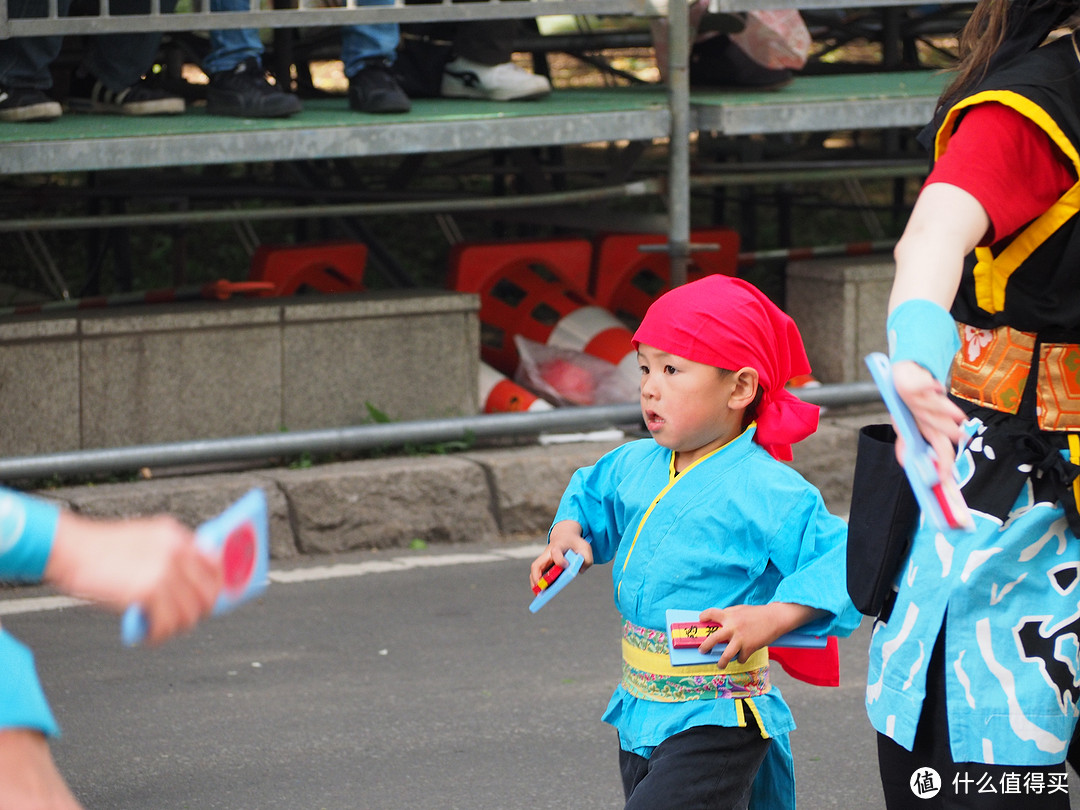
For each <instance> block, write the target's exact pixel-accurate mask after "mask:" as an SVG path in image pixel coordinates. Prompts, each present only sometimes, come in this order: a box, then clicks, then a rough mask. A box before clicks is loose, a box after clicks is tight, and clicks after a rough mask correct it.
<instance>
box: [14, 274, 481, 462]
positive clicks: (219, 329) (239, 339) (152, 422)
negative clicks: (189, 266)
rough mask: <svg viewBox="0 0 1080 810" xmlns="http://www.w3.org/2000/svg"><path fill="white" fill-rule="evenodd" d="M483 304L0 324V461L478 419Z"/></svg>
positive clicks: (54, 316) (323, 302)
mask: <svg viewBox="0 0 1080 810" xmlns="http://www.w3.org/2000/svg"><path fill="white" fill-rule="evenodd" d="M478 309H479V302H478V300H477V299H476V297H475V296H472V295H463V294H458V293H443V292H428V293H421V292H406V293H400V292H395V293H361V294H356V295H334V296H310V297H299V298H288V299H281V298H268V299H256V300H238V301H229V302H199V303H191V304H170V305H156V306H144V307H129V308H122V309H121V308H117V309H110V310H97V311H86V312H72V313H66V312H65V313H60V312H55V313H50V314H44V315H37V316H33V317H23V318H19V319H7V320H6V321H4V322H0V412H2V413H3V414H4V418H3V419H2V420H0V454H2V455H5V456H19V455H32V454H39V453H50V452H61V451H67V450H77V449H82V448H100V447H120V446H126V445H134V444H152V443H158V442H173V441H186V440H192V439H204V438H219V437H228V436H243V435H251V434H264V433H274V432H277V431H280V430H307V429H317V428H326V427H344V426H349V425H356V424H360V423H363V422H366V421H370V416H369V413H368V410H367V407H366V404H365V403H369V402H370V403H371V404H372V405H374V406H375V407H376V408H378V409H379V410H380V411H382V412H384V413H386V414H387V415H388V416H390V417H391V418H392V419H395V420H408V419H424V418H437V417H446V416H455V415H466V414H473V413H476V411H477V396H478V394H477V382H476V381H477V373H478V370H477V369H478V363H479V353H480V348H479V340H480V338H479V335H480V330H479V321H478V318H477V312H478Z"/></svg>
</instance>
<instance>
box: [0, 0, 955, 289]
mask: <svg viewBox="0 0 1080 810" xmlns="http://www.w3.org/2000/svg"><path fill="white" fill-rule="evenodd" d="M42 3H43V4H44V5H45V6H46V7H47V10H46V12H45V16H44V17H40V18H33V19H13V18H9V17H8V16H7V3H6V0H0V38H6V37H16V36H31V35H41V34H65V35H67V34H91V35H92V34H98V33H105V32H116V31H147V30H160V31H166V32H170V31H176V32H178V31H193V30H194V31H198V30H204V29H208V28H231V27H244V26H252V27H260V28H271V29H285V28H307V27H316V26H335V25H343V24H351V23H358V22H383V21H397V22H416V21H432V20H477V19H492V18H508V17H515V18H535V17H539V16H544V15H547V14H561V15H562V14H589V15H618V16H630V17H636V18H643V17H653V16H656V15H664V16H666V17H667V22H668V32H669V40H668V49H669V51H670V59H671V69H670V73H669V80H668V82H667V84H666V86H660V85H647V86H621V87H604V88H593V89H567V88H559V89H557V90H556V92H554V93H552V94H551V96H550V97H548V98H546V99H542V100H539V101H534V102H529V103H528V104H513V103H509V104H498V103H492V102H480V103H470V102H462V101H460V100H444V99H416V100H415V101H414V104H413V110H412V111H411V112H410V113H409V114H408V115H405V116H365V115H360V114H357V113H352V112H349V111H347V110H346V109H344V108H343V106H342V104H341V101H340V100H339V99H338V100H333V99H313V100H306V101H305V109H304V112H303V113H302V114H300V115H298V116H295V117H294V118H291V119H285V120H278V119H270V120H265V119H264V120H249V119H230V118H222V117H216V116H211V115H208V114H206V113H205V112H204V111H203V110H202V109H201V108H199V107H190V108H189V110H188V112H187V113H185V114H184V115H182V116H174V117H163V118H152V119H132V118H121V117H115V118H114V117H108V116H65V117H63V118H62V119H60V120H59V121H55V122H50V123H48V124H46V125H0V178H2V177H3V176H17V175H25V174H34V173H65V172H100V171H113V170H124V169H145V168H154V167H167V166H188V165H212V164H226V163H242V162H276V161H299V160H327V159H337V158H359V157H373V156H382V155H385V156H406V155H427V154H434V153H449V152H455V151H459V150H477V149H491V150H498V149H521V148H528V147H552V146H556V147H557V146H563V145H570V144H584V143H594V142H600V143H604V142H620V143H623V142H638V143H650V142H651V143H661V144H663V145H664V149H665V150H666V169H665V171H664V172H663V175H664V176H663V177H662V178H646V179H645V180H641V179H629V180H626V179H622V178H619V177H617V176H613V177H612V179H610V180H609V181H608V182H606V183H600V184H599V185H596V186H594V187H592V188H588V189H584V190H581V191H578V192H567V191H549V192H544V191H541V192H539V193H537V194H535V195H528V196H526V197H522V198H516V199H513V200H510V199H507V198H504V199H502V200H501V201H500V202H499V203H498V204H497V205H498V207H499V208H501V209H503V210H507V209H511V208H513V207H515V206H525V205H529V206H544V205H555V204H562V203H565V202H588V201H590V200H602V199H615V198H619V197H634V196H653V197H656V196H659V197H661V198H663V200H664V202H665V203H666V229H667V232H668V238H669V245H668V250H669V252H670V255H671V258H672V277H673V279H674V280H675V281H678V280H680V279H681V278H683V277H684V273H685V268H686V263H687V261H688V257H689V255H690V251H691V249H692V247H693V246H691V245H690V242H689V233H690V188H691V157H690V140H691V135H692V133H694V132H702V133H706V132H707V133H711V134H713V135H718V136H743V135H759V134H768V133H785V132H819V131H820V132H824V131H836V130H849V129H882V128H893V127H917V126H920V125H922V124H923V123H925V122H926V121H927V120H929V118H930V117H931V113H932V111H933V106H934V102H935V100H936V98H937V96H938V94H939V92H940V89H941V84H942V80H941V77H940V76H938V75H937V74H936V73H934V72H932V71H927V70H918V71H902V72H892V71H868V72H858V73H851V74H845V75H817V76H816V75H806V76H799V77H798V78H797V79H796V81H794V82H793V83H792V84H790V85H788V86H787V87H785V88H782V89H781V90H779V91H776V92H745V91H743V92H739V91H735V92H731V91H719V90H715V91H697V90H695V91H694V92H693V93H691V92H690V88H689V83H688V77H687V69H686V66H687V58H688V50H689V46H688V37H687V35H686V31H687V26H688V21H687V20H688V14H687V6H686V3H685V2H684V0H671V2H670V3H663V4H662V5H661V6H658V5H655V4H654V3H653V2H648V1H647V0H518V2H499V1H498V0H479V2H461V3H451V2H436V3H433V4H424V5H406V4H404V2H403V0H396V4H395V5H393V6H380V7H363V6H358V5H356V4H355V3H356V0H334V2H327V0H294V2H292V3H280V2H274V3H271V2H269V0H268V1H267V2H265V3H260V2H259V0H255V2H254V3H253V6H254V8H253V9H252V10H251V11H249V12H241V13H212V12H209V11H206V10H203V7H204V6H208V3H206V2H205V0H202V2H200V1H199V0H193V2H192V3H191V9H190V10H188V11H186V12H185V13H174V14H163V13H160V8H159V4H158V0H149V3H150V7H151V8H150V13H148V14H145V15H126V16H110V15H107V14H103V15H99V16H90V17H59V16H58V15H57V13H56V2H55V0H42ZM338 4H340V5H338ZM894 4H895V0H868V2H862V3H861V5H863V6H868V7H877V6H882V7H885V6H893V5H894ZM264 5H265V6H280V5H291V6H295V7H292V8H276V7H275V8H263V7H262V6H264ZM327 6H334V7H327ZM764 6H767V7H769V8H791V7H798V8H800V9H812V8H832V7H834V6H835V0H765V1H764V2H763V0H713V9H714V10H716V11H719V12H723V13H739V12H743V11H747V10H750V9H753V8H761V7H764ZM457 204H458V205H462V204H463V205H466V206H468V205H469V203H468V202H461V201H459V202H458V203H457ZM447 205H448V202H447V201H446V200H443V199H434V200H428V201H415V200H414V201H412V202H408V203H401V204H400V205H399V206H398V207H396V208H395V205H394V203H393V201H387V200H382V201H379V202H377V203H368V204H364V203H359V204H358V203H344V204H339V205H334V204H329V203H328V204H327V205H325V207H324V209H325V211H326V213H327V214H333V213H356V214H360V213H363V212H370V211H374V210H379V211H381V212H384V213H385V212H393V211H402V212H407V211H433V212H434V211H439V210H441V209H442V207H445V206H447ZM475 205H476V206H477V207H483V206H485V205H486V206H492V205H494V203H493V202H492V201H491V200H489V199H488V200H478V201H475ZM324 209H323V208H316V213H317V212H318V211H320V210H324ZM459 210H460V209H459ZM311 212H312V209H311V207H310V206H309V207H308V208H306V214H305V215H307V216H310V215H311ZM288 215H289V210H288V209H283V210H280V211H277V212H275V211H274V210H272V209H271V210H263V211H261V212H259V213H257V214H252V213H251V212H246V213H244V214H243V216H245V217H249V218H250V217H252V216H262V217H268V218H270V217H282V218H284V217H287V216H288ZM208 216H223V217H226V218H227V217H230V216H240V214H237V213H236V212H235V211H231V210H229V209H228V208H227V207H223V210H219V211H217V212H213V213H209V214H208V213H207V212H205V211H177V212H171V213H163V214H160V215H158V218H157V219H156V220H155V219H154V218H153V216H151V218H150V219H147V218H146V217H143V218H141V219H132V220H130V221H129V220H126V219H125V218H124V216H123V215H120V216H113V217H111V218H110V217H109V216H108V215H105V216H103V217H99V218H98V219H97V220H96V222H97V224H98V225H99V226H100V225H102V224H105V225H123V224H147V223H153V222H160V223H163V224H164V223H169V222H198V221H200V219H201V218H205V217H208ZM91 225H92V221H91V219H90V218H88V217H87V218H80V217H75V218H71V217H69V218H66V219H65V218H57V219H55V220H53V221H51V222H49V223H44V222H42V221H40V220H22V219H19V218H17V217H9V218H8V219H7V220H6V221H0V233H4V232H9V233H10V232H19V231H25V230H27V229H45V230H48V229H50V228H51V229H75V228H85V227H90V226H91Z"/></svg>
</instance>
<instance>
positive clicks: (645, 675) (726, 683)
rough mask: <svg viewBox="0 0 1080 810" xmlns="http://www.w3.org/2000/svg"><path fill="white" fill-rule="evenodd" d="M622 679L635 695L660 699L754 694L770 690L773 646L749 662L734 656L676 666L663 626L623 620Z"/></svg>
mask: <svg viewBox="0 0 1080 810" xmlns="http://www.w3.org/2000/svg"><path fill="white" fill-rule="evenodd" d="M622 655H623V665H622V685H623V688H624V689H625V690H626V691H627V692H629V693H630V694H631V695H633V696H634V697H637V698H641V699H643V700H655V701H659V702H661V703H681V702H683V701H687V700H712V699H715V698H751V697H757V696H758V695H763V694H765V693H766V692H768V691H769V689H770V685H769V650H768V648H767V647H764V648H762V649H760V650H758V651H757V652H755V653H754V654H753V655H751V656H750V659H749V660H748V661H747V662H746V663H745V664H740V663H739V662H738V661H737V660H736V661H732V662H731V663H730V664H728V665H727V666H726V667H725V668H724V669H719V668H718V667H717V666H716V664H702V665H700V666H685V667H673V666H672V665H671V658H670V656H669V654H668V643H667V635H666V634H665V633H664V632H663V631H661V630H652V629H650V628H648V627H640V626H638V625H636V624H632V623H631V622H628V621H624V622H623V639H622Z"/></svg>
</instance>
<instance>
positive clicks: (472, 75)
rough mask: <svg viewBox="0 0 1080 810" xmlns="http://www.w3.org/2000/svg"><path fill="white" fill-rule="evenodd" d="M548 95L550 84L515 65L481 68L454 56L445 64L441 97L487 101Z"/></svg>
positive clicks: (505, 63) (507, 63)
mask: <svg viewBox="0 0 1080 810" xmlns="http://www.w3.org/2000/svg"><path fill="white" fill-rule="evenodd" d="M550 92H551V82H549V81H548V80H547V78H545V77H544V76H537V75H536V74H535V73H530V72H529V71H527V70H523V69H522V68H519V67H518V66H517V65H515V64H514V63H513V62H503V63H502V64H501V65H481V64H479V63H477V62H471V61H469V60H468V59H462V58H460V57H458V58H457V59H453V60H451V61H450V62H447V63H446V67H444V68H443V75H442V94H443V95H444V96H446V97H447V98H483V99H489V100H491V101H513V100H515V99H517V100H521V99H528V98H540V97H541V96H546V95H547V94H548V93H550Z"/></svg>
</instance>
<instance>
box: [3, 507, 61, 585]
mask: <svg viewBox="0 0 1080 810" xmlns="http://www.w3.org/2000/svg"><path fill="white" fill-rule="evenodd" d="M59 519H60V507H58V506H56V505H55V504H51V503H49V502H48V501H43V500H41V499H39V498H32V497H30V496H29V495H22V494H20V493H18V492H14V491H12V490H10V489H3V488H0V580H4V581H7V582H40V581H41V578H42V576H44V574H45V564H46V563H47V562H48V561H49V554H50V553H51V552H52V547H53V540H54V539H55V537H56V523H57V521H58V520H59Z"/></svg>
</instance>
